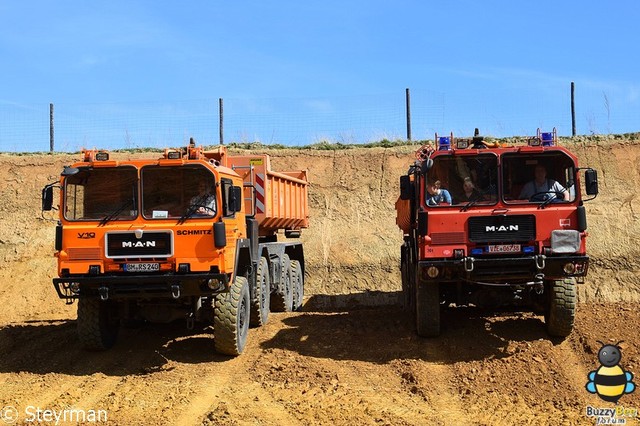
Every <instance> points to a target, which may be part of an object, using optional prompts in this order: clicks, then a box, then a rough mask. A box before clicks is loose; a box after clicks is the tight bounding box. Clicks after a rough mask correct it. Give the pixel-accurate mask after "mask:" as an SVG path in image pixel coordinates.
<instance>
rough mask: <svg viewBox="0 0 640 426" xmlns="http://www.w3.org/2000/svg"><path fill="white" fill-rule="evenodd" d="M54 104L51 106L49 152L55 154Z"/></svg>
mask: <svg viewBox="0 0 640 426" xmlns="http://www.w3.org/2000/svg"><path fill="white" fill-rule="evenodd" d="M53 140H54V138H53V104H49V152H53Z"/></svg>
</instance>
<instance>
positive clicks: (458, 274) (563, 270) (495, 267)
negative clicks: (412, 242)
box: [418, 255, 589, 285]
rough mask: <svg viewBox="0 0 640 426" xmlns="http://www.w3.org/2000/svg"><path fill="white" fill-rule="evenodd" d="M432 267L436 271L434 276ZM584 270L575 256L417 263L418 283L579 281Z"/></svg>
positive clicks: (584, 264) (585, 262) (583, 258)
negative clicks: (569, 278) (566, 279)
mask: <svg viewBox="0 0 640 426" xmlns="http://www.w3.org/2000/svg"><path fill="white" fill-rule="evenodd" d="M568 264H571V265H573V267H570V266H567V265H568ZM434 267H435V268H437V272H438V273H437V275H436V276H434V271H435V270H434V269H433V268H434ZM572 269H573V270H572ZM588 269H589V257H588V256H579V255H569V256H544V255H531V256H519V257H463V258H461V259H433V260H421V261H419V262H418V276H419V277H420V278H421V280H422V281H438V282H460V281H468V282H475V283H480V284H481V283H491V284H505V285H510V284H527V283H532V282H534V281H536V282H537V281H540V280H542V279H562V278H568V277H577V278H580V277H584V276H586V274H587V270H588Z"/></svg>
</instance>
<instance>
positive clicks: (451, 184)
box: [425, 154, 498, 208]
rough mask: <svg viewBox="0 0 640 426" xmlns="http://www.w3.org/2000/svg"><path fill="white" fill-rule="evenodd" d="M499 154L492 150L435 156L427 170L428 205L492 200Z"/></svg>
mask: <svg viewBox="0 0 640 426" xmlns="http://www.w3.org/2000/svg"><path fill="white" fill-rule="evenodd" d="M497 189H498V158H497V156H496V155H494V154H480V155H474V156H453V155H445V156H437V157H435V158H434V159H433V166H432V167H431V168H430V169H429V172H428V173H427V182H426V185H425V202H426V204H427V206H430V207H437V206H451V205H457V206H460V207H463V208H464V207H467V206H472V205H475V204H483V205H487V204H495V203H496V200H497Z"/></svg>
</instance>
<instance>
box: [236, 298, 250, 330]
mask: <svg viewBox="0 0 640 426" xmlns="http://www.w3.org/2000/svg"><path fill="white" fill-rule="evenodd" d="M238 309H239V310H240V312H238V332H239V333H240V334H241V335H242V334H244V329H245V328H246V325H248V321H247V318H248V316H249V304H248V303H247V298H246V297H243V298H241V299H240V306H238Z"/></svg>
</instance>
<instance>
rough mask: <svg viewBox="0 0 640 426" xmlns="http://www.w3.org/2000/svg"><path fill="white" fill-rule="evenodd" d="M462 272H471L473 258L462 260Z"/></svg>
mask: <svg viewBox="0 0 640 426" xmlns="http://www.w3.org/2000/svg"><path fill="white" fill-rule="evenodd" d="M464 270H465V271H466V272H473V257H465V258H464Z"/></svg>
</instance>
